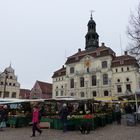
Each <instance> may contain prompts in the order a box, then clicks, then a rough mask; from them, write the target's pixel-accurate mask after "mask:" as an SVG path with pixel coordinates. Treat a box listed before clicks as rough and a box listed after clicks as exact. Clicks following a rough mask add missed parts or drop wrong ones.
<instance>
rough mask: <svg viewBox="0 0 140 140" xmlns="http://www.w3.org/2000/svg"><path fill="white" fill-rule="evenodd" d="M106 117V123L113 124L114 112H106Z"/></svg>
mask: <svg viewBox="0 0 140 140" xmlns="http://www.w3.org/2000/svg"><path fill="white" fill-rule="evenodd" d="M105 119H106V124H111V123H112V122H113V120H112V114H110V113H109V114H106V115H105Z"/></svg>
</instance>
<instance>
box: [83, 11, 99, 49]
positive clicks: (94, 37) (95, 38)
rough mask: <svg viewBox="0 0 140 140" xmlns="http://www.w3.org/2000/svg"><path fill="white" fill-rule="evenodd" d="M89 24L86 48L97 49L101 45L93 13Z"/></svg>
mask: <svg viewBox="0 0 140 140" xmlns="http://www.w3.org/2000/svg"><path fill="white" fill-rule="evenodd" d="M87 26H88V32H87V34H86V36H85V40H86V44H85V45H86V47H85V49H86V50H95V49H96V48H98V47H99V35H98V34H97V33H96V23H95V21H94V20H93V18H92V13H91V17H90V20H89V22H88V24H87Z"/></svg>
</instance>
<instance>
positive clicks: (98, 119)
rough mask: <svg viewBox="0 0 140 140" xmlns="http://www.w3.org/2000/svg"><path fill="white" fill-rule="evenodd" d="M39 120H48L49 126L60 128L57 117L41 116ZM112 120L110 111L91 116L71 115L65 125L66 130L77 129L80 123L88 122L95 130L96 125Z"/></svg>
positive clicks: (60, 124) (102, 125)
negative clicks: (77, 116) (66, 126)
mask: <svg viewBox="0 0 140 140" xmlns="http://www.w3.org/2000/svg"><path fill="white" fill-rule="evenodd" d="M41 122H49V123H50V128H52V129H58V130H60V129H62V127H63V126H62V122H61V120H60V119H59V117H54V118H49V117H45V116H44V117H42V118H41ZM112 122H113V115H112V113H106V114H97V115H94V117H93V118H84V117H83V118H82V117H79V118H76V117H71V118H69V119H68V122H67V125H68V130H78V129H79V127H80V125H81V124H82V123H88V124H90V125H91V129H92V130H95V129H97V128H98V127H104V126H105V125H106V124H111V123H112Z"/></svg>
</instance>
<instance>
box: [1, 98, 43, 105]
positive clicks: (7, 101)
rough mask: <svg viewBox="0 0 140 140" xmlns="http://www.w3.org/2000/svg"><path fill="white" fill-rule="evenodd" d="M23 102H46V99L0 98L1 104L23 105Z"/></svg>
mask: <svg viewBox="0 0 140 140" xmlns="http://www.w3.org/2000/svg"><path fill="white" fill-rule="evenodd" d="M22 102H44V99H16V98H0V104H11V103H22Z"/></svg>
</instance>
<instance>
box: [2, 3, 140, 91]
mask: <svg viewBox="0 0 140 140" xmlns="http://www.w3.org/2000/svg"><path fill="white" fill-rule="evenodd" d="M137 6H138V0H0V49H1V53H0V71H3V70H4V69H5V68H6V67H8V66H9V65H10V62H11V64H12V67H13V68H14V69H15V74H16V75H17V76H18V81H19V83H20V84H21V88H29V89H31V88H32V87H33V85H34V83H35V81H36V80H40V81H44V82H52V78H51V77H52V75H53V73H54V71H56V70H58V69H59V68H61V67H62V65H63V64H64V63H65V60H66V57H68V56H70V55H72V54H74V53H76V52H77V50H78V48H81V49H82V50H84V48H85V34H86V33H87V23H88V21H89V18H90V10H94V11H95V12H94V13H93V19H94V20H95V22H96V27H97V33H98V34H99V41H100V44H101V42H104V43H105V44H106V46H108V47H110V48H112V49H113V50H114V51H115V52H116V54H117V55H121V46H122V49H123V50H124V49H125V48H126V46H127V44H128V38H127V36H126V27H127V25H128V21H129V16H130V11H135V9H136V8H137ZM120 44H121V45H120Z"/></svg>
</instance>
